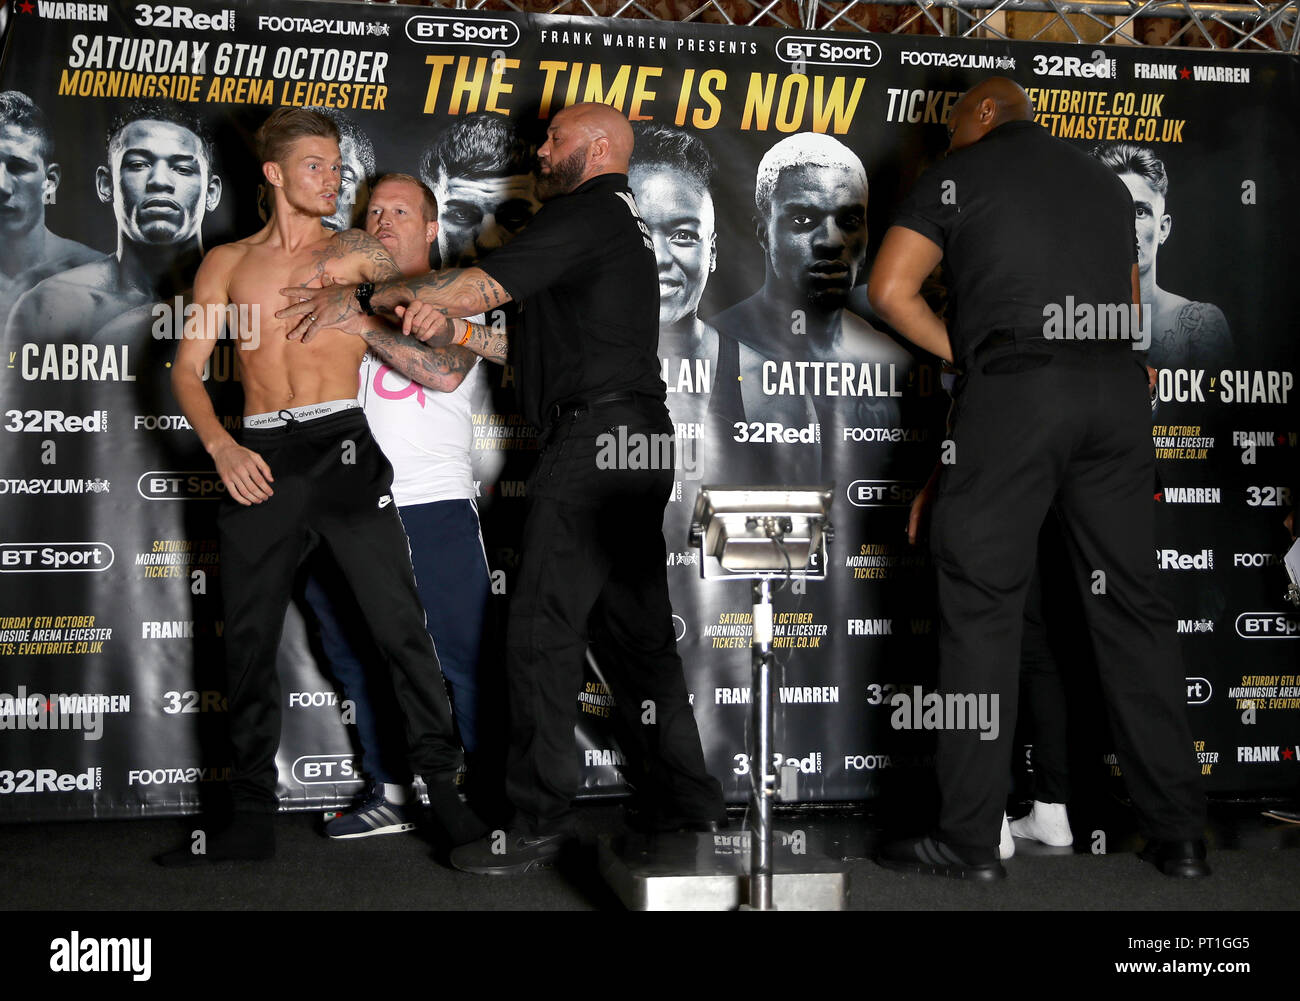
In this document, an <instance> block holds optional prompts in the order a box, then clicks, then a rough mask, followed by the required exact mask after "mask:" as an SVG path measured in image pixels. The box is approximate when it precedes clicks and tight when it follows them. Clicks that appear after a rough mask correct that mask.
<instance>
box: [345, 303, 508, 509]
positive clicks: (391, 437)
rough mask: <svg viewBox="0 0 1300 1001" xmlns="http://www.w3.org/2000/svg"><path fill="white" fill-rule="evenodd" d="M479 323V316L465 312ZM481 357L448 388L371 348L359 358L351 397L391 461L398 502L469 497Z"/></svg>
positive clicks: (403, 503)
mask: <svg viewBox="0 0 1300 1001" xmlns="http://www.w3.org/2000/svg"><path fill="white" fill-rule="evenodd" d="M471 320H472V322H475V323H482V322H483V320H482V317H476V318H473V317H472V318H471ZM480 361H482V359H479V358H476V359H475V360H474V366H473V368H471V369H470V370H469V371H468V372H466V373H465V379H464V381H462V382H461V384H460V385H459V386H457V387H456V389H455V390H454V391H453V392H450V393H441V392H439V391H438V390H436V389H426V388H425V387H424V386H421V385H420V384H419V383H418V382H412V381H411V380H410V379H408V378H407V377H406V376H404V375H402V373H401V372H398V371H396V370H395V369H392V368H390V367H389V366H388V365H387V364H385V363H384V362H383V361H382V360H381V359H379V358H377V357H375V355H374V353H373V352H370V351H367V352H366V356H365V358H364V359H362V362H361V384H360V387H359V388H358V390H357V399H358V400H359V401H360V403H361V406H362V408H363V409H364V410H365V412H366V420H367V421H369V423H370V430H371V432H372V433H373V434H374V436H375V440H376V441H377V442H379V447H380V449H382V450H383V453H384V455H386V456H388V461H389V462H391V463H392V464H393V500H394V501H395V502H396V504H397V506H398V507H405V506H406V505H408V504H429V503H432V502H433V501H443V500H463V499H470V498H473V497H474V474H473V472H472V470H471V468H470V449H471V447H472V446H473V441H474V430H473V424H472V421H471V417H470V414H471V409H472V404H473V399H474V396H475V393H476V391H477V386H478V383H479V381H480V380H481V379H482V378H483V366H482V365H480V364H479V362H480Z"/></svg>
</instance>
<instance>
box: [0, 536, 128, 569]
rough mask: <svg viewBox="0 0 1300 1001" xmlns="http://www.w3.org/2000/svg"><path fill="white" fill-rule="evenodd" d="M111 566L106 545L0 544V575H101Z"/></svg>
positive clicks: (111, 555) (110, 549) (93, 543)
mask: <svg viewBox="0 0 1300 1001" xmlns="http://www.w3.org/2000/svg"><path fill="white" fill-rule="evenodd" d="M112 565H113V547H112V546H110V545H109V544H108V543H107V542H4V543H0V573H102V572H103V571H105V570H107V569H108V568H109V567H111V566H112Z"/></svg>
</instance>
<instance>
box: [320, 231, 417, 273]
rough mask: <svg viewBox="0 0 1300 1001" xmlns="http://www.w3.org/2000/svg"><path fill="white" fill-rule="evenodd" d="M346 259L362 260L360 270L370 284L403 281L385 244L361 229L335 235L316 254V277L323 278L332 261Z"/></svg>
mask: <svg viewBox="0 0 1300 1001" xmlns="http://www.w3.org/2000/svg"><path fill="white" fill-rule="evenodd" d="M347 257H357V258H358V259H359V264H360V267H359V270H360V272H361V273H362V274H363V275H365V276H366V277H367V278H368V279H369V280H370V281H388V280H390V279H392V278H400V277H401V274H402V273H401V271H400V269H399V268H398V267H397V263H396V262H395V261H394V260H393V258H392V255H391V254H389V253H388V251H387V250H385V249H384V245H383V244H382V243H380V242H379V241H378V240H376V239H375V238H374V237H373V236H371V235H370V234H369V233H366V232H364V231H362V230H359V229H345V230H344V231H343V232H341V233H336V234H335V235H334V238H333V239H331V240H328V241H327V242H326V243H325V244H324V245H323V246H322V247H321V249H320V250H318V251H316V276H317V277H318V278H323V277H324V275H325V267H326V265H327V263H328V262H330V261H338V260H342V259H344V258H347Z"/></svg>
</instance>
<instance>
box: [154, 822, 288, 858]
mask: <svg viewBox="0 0 1300 1001" xmlns="http://www.w3.org/2000/svg"><path fill="white" fill-rule="evenodd" d="M274 823H275V814H272V813H237V814H235V815H234V817H232V818H231V819H230V820H228V821H226V822H225V823H224V824H223V825H221V826H217V827H214V828H213V829H212V830H211V831H208V830H204V829H203V828H197V829H196V830H195V831H194V834H193V835H191V837H190V840H189V841H187V842H186V843H185V844H183V845H181V846H180V847H179V848H174V849H172V850H171V851H169V852H164V853H163V854H162V855H158V856H156V857H155V858H154V861H155V862H157V863H158V864H159V865H160V866H163V867H164V868H167V869H183V868H189V867H192V866H200V865H209V864H212V863H216V862H261V861H265V860H266V859H269V858H274V857H275V827H274ZM200 834H201V835H202V837H199V836H198V835H200Z"/></svg>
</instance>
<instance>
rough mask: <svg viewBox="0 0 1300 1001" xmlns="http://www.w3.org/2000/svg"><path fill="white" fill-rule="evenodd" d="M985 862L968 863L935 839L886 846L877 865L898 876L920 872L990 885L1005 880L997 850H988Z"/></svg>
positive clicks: (914, 840)
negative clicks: (988, 854)
mask: <svg viewBox="0 0 1300 1001" xmlns="http://www.w3.org/2000/svg"><path fill="white" fill-rule="evenodd" d="M990 856H991V857H990V859H989V860H988V861H978V862H976V861H969V860H968V859H966V858H963V857H962V856H961V855H959V854H958V853H957V851H956V850H955V849H954V848H951V847H949V846H948V845H946V844H944V843H943V842H942V841H938V840H936V839H935V838H929V837H924V838H904V839H903V840H902V841H895V842H893V843H891V844H888V845H885V847H884V848H882V849H881V850H880V854H879V855H877V856H876V861H877V862H878V863H880V864H881V865H882V866H884V867H885V868H886V869H894V870H897V871H898V872H923V873H927V874H929V875H932V876H948V877H950V878H952V879H974V880H980V881H981V882H990V883H991V882H993V881H995V880H999V879H1006V877H1007V871H1006V869H1004V868H1002V863H1001V862H999V861H998V860H997V851H996V849H990Z"/></svg>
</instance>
